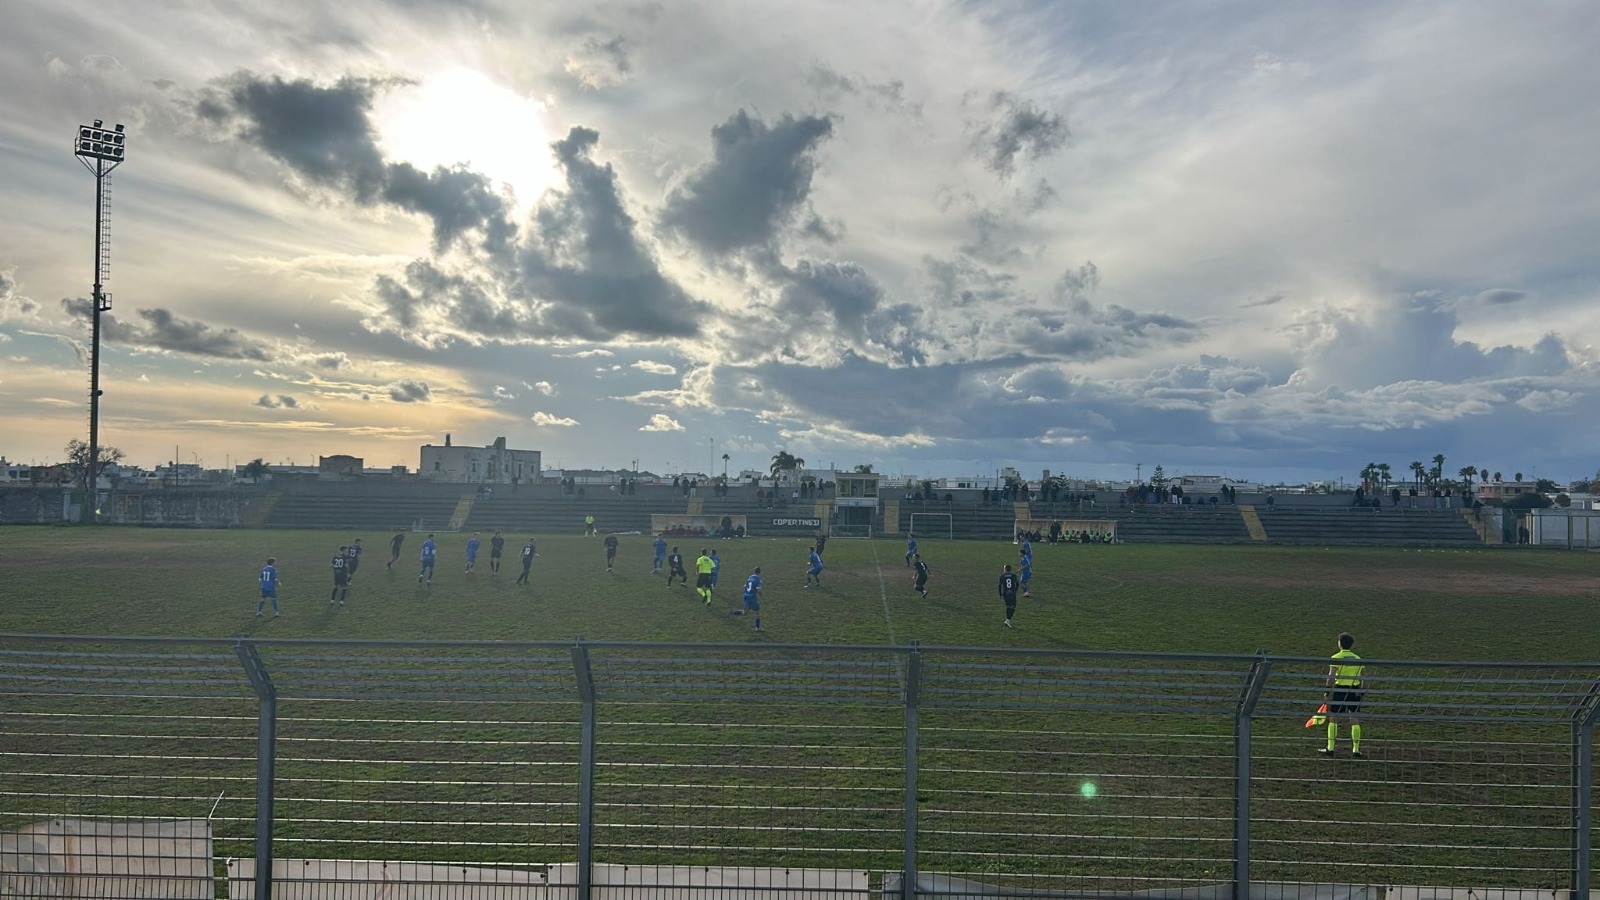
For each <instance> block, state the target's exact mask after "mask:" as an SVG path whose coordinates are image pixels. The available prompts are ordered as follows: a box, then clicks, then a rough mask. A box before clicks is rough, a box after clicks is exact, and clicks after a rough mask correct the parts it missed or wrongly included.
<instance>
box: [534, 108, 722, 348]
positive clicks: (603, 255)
mask: <svg viewBox="0 0 1600 900" xmlns="http://www.w3.org/2000/svg"><path fill="white" fill-rule="evenodd" d="M599 141H600V135H599V133H598V132H596V131H594V130H593V129H590V128H582V127H575V128H573V129H572V130H571V131H569V132H568V133H567V136H566V137H565V138H563V139H562V140H560V141H557V142H556V143H555V144H554V145H552V146H553V148H554V150H555V155H556V161H557V163H558V165H560V167H561V169H562V170H563V172H564V173H565V174H566V187H567V190H566V192H565V193H564V194H561V195H559V196H557V197H554V198H552V199H551V201H550V202H548V203H547V204H545V205H544V206H542V207H541V208H540V210H539V212H538V214H537V215H536V222H537V224H538V226H539V228H538V232H539V233H538V241H537V242H529V243H528V244H527V245H525V246H524V248H523V252H522V255H521V271H520V283H519V284H518V285H517V287H516V292H517V293H518V294H519V295H523V296H526V297H529V298H531V299H533V300H536V301H539V302H540V303H541V304H542V306H541V308H539V309H538V310H537V313H538V319H539V321H540V324H541V325H542V327H541V328H539V329H538V331H540V332H542V333H544V334H546V335H550V336H563V337H581V338H586V339H589V340H605V339H608V338H611V337H614V336H616V335H619V334H630V335H635V336H639V337H646V338H657V337H691V336H694V335H696V334H698V333H699V332H700V324H699V320H700V318H701V316H703V315H704V314H705V313H706V312H707V307H706V305H705V304H704V303H701V302H698V301H696V300H694V299H692V298H691V297H689V295H688V294H686V293H684V291H683V289H682V288H680V287H679V286H678V285H677V284H675V283H673V282H672V281H671V280H669V279H668V278H667V277H666V276H665V275H664V274H662V272H661V269H660V267H659V265H658V264H657V262H656V260H655V258H654V257H653V256H652V255H651V254H650V252H649V251H648V250H647V249H646V248H645V246H644V245H643V243H642V242H641V241H640V239H639V236H638V233H637V224H636V223H635V221H634V219H633V217H632V216H630V215H629V214H628V210H627V207H626V205H625V203H624V202H623V198H622V193H621V190H620V188H619V186H618V184H617V174H616V172H615V171H614V170H613V169H612V168H611V165H610V164H609V163H608V164H605V165H601V164H599V163H597V162H596V161H595V160H594V159H593V157H592V156H591V153H592V151H593V150H594V148H595V146H596V145H597V144H598V143H599Z"/></svg>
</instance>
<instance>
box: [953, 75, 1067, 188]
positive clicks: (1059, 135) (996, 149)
mask: <svg viewBox="0 0 1600 900" xmlns="http://www.w3.org/2000/svg"><path fill="white" fill-rule="evenodd" d="M1071 136H1072V135H1071V133H1070V132H1069V131H1068V130H1067V123H1066V121H1065V120H1063V119H1062V118H1061V116H1059V115H1057V114H1055V113H1052V112H1047V111H1045V110H1042V109H1040V108H1039V107H1038V106H1037V105H1035V104H1034V102H1033V101H1031V100H1023V99H1019V98H1018V97H1016V96H1014V95H1012V94H1010V93H1007V92H1005V91H999V92H996V93H995V94H993V95H991V96H990V98H989V103H988V118H987V119H985V120H983V121H982V122H980V123H978V124H977V125H976V126H975V133H974V135H973V139H972V143H973V147H974V148H975V149H976V150H977V151H978V154H979V155H980V156H981V157H982V158H983V161H984V164H985V165H987V166H988V167H989V168H990V170H992V171H994V172H995V173H996V174H999V175H1002V176H1010V175H1011V174H1012V173H1013V172H1014V171H1016V167H1017V159H1018V157H1025V158H1027V159H1028V160H1030V161H1038V160H1040V159H1043V158H1045V157H1047V156H1049V155H1051V154H1053V153H1055V152H1056V151H1057V150H1060V149H1061V148H1062V147H1064V146H1066V143H1067V140H1068V139H1069V138H1070V137H1071Z"/></svg>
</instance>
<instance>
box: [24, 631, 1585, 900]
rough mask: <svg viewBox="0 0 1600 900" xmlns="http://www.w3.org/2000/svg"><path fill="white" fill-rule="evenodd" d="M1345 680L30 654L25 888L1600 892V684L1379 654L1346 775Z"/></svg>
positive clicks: (1158, 664)
mask: <svg viewBox="0 0 1600 900" xmlns="http://www.w3.org/2000/svg"><path fill="white" fill-rule="evenodd" d="M1326 672H1327V661H1326V660H1325V659H1306V658H1268V657H1265V656H1255V657H1240V656H1223V655H1194V654H1190V655H1179V654H1115V653H1092V652H1064V651H1002V650H992V649H973V648H929V647H875V646H873V647H868V646H803V645H789V646H783V645H767V646H762V647H748V646H744V645H718V644H707V645H654V644H632V643H593V644H578V645H571V644H565V643H553V642H550V643H545V642H530V643H523V644H513V643H472V642H410V643H406V642H376V641H373V642H363V641H346V642H313V641H243V640H241V641H193V640H160V639H113V638H62V637H41V636H0V896H52V897H55V896H70V897H123V896H128V897H133V896H139V897H146V896H161V897H188V896H203V897H211V896H232V897H252V896H257V895H259V894H261V893H262V892H264V891H273V892H274V896H278V897H302V896H303V897H375V896H412V897H429V898H441V900H442V898H453V897H467V896H471V897H485V898H489V897H493V898H501V897H504V898H535V897H537V898H541V900H545V898H549V897H550V896H551V895H553V894H560V895H563V896H564V897H565V896H567V895H570V896H571V897H572V900H580V898H593V897H596V896H598V895H605V896H607V897H614V898H615V900H635V898H638V900H643V898H646V897H651V898H654V897H668V896H672V897H679V896H681V897H683V898H693V900H704V898H707V897H710V896H713V895H720V896H725V897H728V898H729V900H733V898H739V900H744V898H751V897H755V896H757V895H760V896H763V897H766V896H776V895H785V896H790V897H796V898H798V897H805V898H808V900H813V898H821V897H830V898H831V897H838V898H855V897H862V896H864V895H867V894H873V893H881V894H884V895H886V896H887V895H890V894H898V895H901V896H904V897H909V896H914V895H917V894H923V895H931V894H954V895H962V896H972V897H976V896H984V897H988V896H995V897H1000V896H1073V897H1110V896H1128V895H1133V894H1142V895H1150V896H1174V897H1176V896H1182V897H1185V898H1189V900H1205V898H1209V897H1213V896H1215V897H1223V896H1227V897H1230V898H1231V897H1233V896H1234V891H1235V889H1236V888H1237V887H1239V886H1242V885H1246V884H1248V885H1251V887H1250V888H1249V891H1248V893H1249V896H1251V897H1257V898H1262V897H1271V898H1278V897H1282V898H1288V897H1295V898H1303V900H1310V898H1312V897H1318V898H1328V900H1333V898H1337V897H1343V896H1355V895H1358V894H1365V895H1368V896H1371V895H1373V894H1384V895H1385V896H1386V897H1387V898H1388V900H1423V897H1424V895H1426V896H1427V897H1439V896H1443V895H1444V894H1451V895H1452V896H1455V895H1456V894H1457V893H1459V895H1460V896H1462V897H1466V896H1468V894H1467V893H1466V892H1467V891H1469V890H1470V891H1472V892H1475V893H1476V894H1479V895H1483V894H1485V892H1493V891H1512V892H1521V893H1519V894H1518V895H1517V896H1518V897H1520V898H1523V900H1533V898H1532V894H1534V893H1539V894H1541V897H1542V896H1543V895H1544V894H1551V895H1552V900H1555V898H1554V897H1553V894H1554V893H1568V892H1572V891H1576V890H1586V889H1587V887H1588V883H1589V880H1590V879H1591V877H1592V872H1591V860H1590V854H1589V847H1590V846H1591V843H1592V840H1593V824H1592V820H1591V817H1590V814H1589V813H1590V810H1591V809H1592V807H1593V803H1594V795H1595V792H1594V787H1593V779H1592V767H1593V757H1594V749H1593V740H1592V734H1593V723H1594V719H1595V717H1596V714H1597V710H1600V687H1597V685H1600V666H1594V667H1580V666H1538V665H1484V664H1465V663H1423V662H1416V661H1372V660H1369V661H1367V677H1366V682H1365V684H1364V686H1363V687H1364V690H1363V697H1362V700H1361V705H1360V709H1359V711H1358V716H1357V718H1359V720H1360V723H1361V725H1362V727H1363V731H1364V734H1363V750H1364V753H1363V758H1361V759H1354V758H1351V754H1350V752H1349V749H1350V724H1352V723H1351V722H1349V721H1348V719H1347V717H1344V716H1338V717H1336V721H1339V720H1342V725H1341V731H1340V734H1339V744H1338V746H1339V748H1340V749H1339V752H1338V753H1337V754H1335V755H1334V756H1332V757H1328V756H1323V755H1321V754H1319V753H1317V752H1316V751H1317V750H1318V749H1320V748H1322V747H1323V746H1324V743H1325V740H1326V736H1327V735H1326V725H1325V723H1320V722H1319V723H1317V724H1316V725H1315V727H1311V728H1308V727H1306V720H1307V719H1308V718H1309V717H1311V716H1313V715H1314V714H1315V713H1316V711H1317V709H1318V706H1319V705H1320V704H1321V703H1323V702H1324V699H1325V694H1326V690H1327V686H1326V683H1325V681H1326ZM908 875H909V876H910V877H909V878H908V877H907V876H908ZM382 891H388V892H389V893H381V892H382ZM1390 895H1392V896H1390ZM1413 895H1415V897H1414V898H1413ZM1240 896H1242V895H1240Z"/></svg>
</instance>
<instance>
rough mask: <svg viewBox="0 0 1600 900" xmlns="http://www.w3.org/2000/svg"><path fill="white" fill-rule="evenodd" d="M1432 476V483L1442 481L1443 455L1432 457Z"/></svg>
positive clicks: (1438, 454)
mask: <svg viewBox="0 0 1600 900" xmlns="http://www.w3.org/2000/svg"><path fill="white" fill-rule="evenodd" d="M1432 476H1433V480H1434V481H1443V480H1444V454H1443V453H1435V454H1434V455H1433V472H1432Z"/></svg>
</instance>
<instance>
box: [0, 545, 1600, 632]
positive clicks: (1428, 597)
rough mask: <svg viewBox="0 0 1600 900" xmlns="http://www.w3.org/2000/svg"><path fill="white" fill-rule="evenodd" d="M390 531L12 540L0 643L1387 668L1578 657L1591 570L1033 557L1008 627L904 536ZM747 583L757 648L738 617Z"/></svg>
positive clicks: (1584, 559)
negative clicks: (1358, 658)
mask: <svg viewBox="0 0 1600 900" xmlns="http://www.w3.org/2000/svg"><path fill="white" fill-rule="evenodd" d="M390 536H391V535H390V534H387V533H360V534H357V533H345V532H338V531H242V530H224V531H199V530H195V531H190V530H175V529H162V530H157V529H109V528H37V527H30V528H16V527H12V528H6V529H4V530H0V586H3V595H4V600H3V601H0V631H3V632H13V633H19V632H20V633H59V634H118V635H165V636H204V637H226V636H232V635H236V634H250V635H255V636H259V637H297V638H324V637H325V638H351V637H359V638H402V639H420V638H449V639H483V640H565V639H573V638H576V637H577V636H578V635H582V636H584V637H585V638H587V639H589V640H642V641H750V642H773V643H828V644H833V643H860V644H904V643H909V642H910V641H912V640H918V641H921V642H922V643H924V644H935V645H946V646H994V647H1033V648H1062V649H1094V650H1173V651H1202V652H1215V653H1252V652H1255V651H1256V650H1257V649H1265V650H1267V651H1268V652H1270V653H1274V654H1282V655H1323V654H1325V653H1329V652H1332V650H1333V643H1334V636H1335V635H1336V634H1338V632H1340V631H1346V630H1347V631H1351V632H1353V633H1355V634H1356V635H1357V637H1358V641H1359V643H1358V647H1359V649H1360V650H1361V652H1362V655H1363V656H1366V657H1368V658H1369V659H1370V658H1385V659H1402V658H1418V659H1436V660H1528V661H1573V662H1577V661H1588V660H1593V659H1594V658H1595V653H1596V651H1595V648H1596V647H1600V616H1596V615H1595V607H1596V603H1597V601H1600V588H1597V575H1596V570H1597V568H1600V558H1597V557H1596V555H1595V554H1592V553H1585V552H1566V551H1548V550H1533V549H1527V548H1519V549H1506V548H1503V549H1483V550H1437V551H1434V550H1403V549H1393V548H1324V547H1294V548H1290V547H1270V546H1198V545H1172V544H1169V545H1129V544H1124V545H1116V546H1050V545H1044V544H1041V545H1039V546H1037V547H1036V548H1035V551H1034V578H1033V585H1032V587H1033V591H1032V593H1033V596H1032V597H1028V598H1023V599H1022V600H1021V601H1020V603H1019V609H1018V613H1017V618H1016V621H1015V625H1016V627H1015V628H1014V629H1011V630H1008V629H1006V628H1004V627H1002V625H1001V621H1002V619H1003V618H1004V615H1003V608H1002V605H1001V602H1000V599H999V598H998V596H997V595H996V591H995V582H996V580H997V578H998V576H999V573H1000V569H1001V566H1002V565H1004V564H1006V563H1015V562H1016V560H1017V547H1016V546H1015V545H1012V544H1010V543H1007V542H999V541H995V542H981V541H955V542H951V541H940V540H922V541H921V550H922V552H923V557H924V558H925V559H926V560H927V561H928V563H929V564H930V566H931V568H932V570H933V575H932V579H931V580H930V583H929V589H930V593H929V596H928V598H927V599H923V598H921V597H919V596H917V594H916V592H915V591H913V590H912V589H911V571H910V569H909V568H907V567H906V565H905V560H904V554H905V542H904V540H903V539H898V538H883V539H878V540H871V541H863V540H839V539H835V540H832V541H830V542H829V544H828V547H827V550H826V553H825V557H826V563H827V569H826V571H825V572H824V573H823V586H822V587H821V588H820V589H804V588H802V586H801V585H802V583H803V581H804V571H805V560H806V551H807V547H808V545H809V542H808V541H805V540H803V539H801V538H747V539H743V540H731V541H715V542H706V541H692V540H691V541H688V542H685V541H684V540H681V539H680V540H678V541H677V544H678V546H680V547H681V549H682V552H683V554H684V557H685V563H686V565H687V566H688V568H689V569H690V570H691V574H690V584H689V586H687V587H678V586H673V587H670V588H669V587H668V586H667V584H666V580H665V579H664V578H662V577H657V576H653V575H651V573H650V557H651V549H650V537H649V536H648V535H623V536H621V537H620V538H619V540H620V541H621V550H620V553H619V556H618V559H617V566H616V570H615V572H613V573H610V574H608V573H606V571H605V566H604V552H603V550H602V547H601V542H600V540H599V539H595V538H588V539H586V538H582V537H578V536H569V535H549V534H542V535H535V537H536V538H537V544H538V550H539V557H538V558H537V559H536V560H535V564H534V567H533V575H532V584H531V585H530V586H527V587H522V586H518V585H515V584H514V583H513V582H514V581H515V579H516V576H517V572H518V563H517V559H516V552H517V550H518V548H520V547H521V545H522V542H523V540H524V539H525V538H526V537H527V535H522V534H509V533H508V534H507V535H506V538H507V545H506V558H505V564H504V566H503V568H502V571H501V573H500V574H499V575H498V576H495V575H493V574H491V573H490V571H489V562H488V538H489V535H487V534H485V535H484V536H483V541H484V549H483V551H482V553H481V555H480V559H479V562H478V566H477V571H476V572H474V573H472V574H470V575H469V574H466V573H465V572H464V571H463V569H464V568H465V545H466V542H467V539H468V538H469V537H470V534H468V533H452V534H440V535H438V537H437V540H438V543H439V563H438V567H437V571H436V576H435V581H434V583H433V585H432V586H431V587H430V586H428V585H419V584H418V583H417V571H418V564H417V550H418V547H419V545H420V544H421V542H422V538H423V535H420V534H410V533H408V534H407V535H406V540H405V545H404V548H403V550H402V553H401V556H400V560H399V561H398V562H397V563H395V565H394V568H393V569H392V570H390V569H386V567H385V563H386V562H387V561H388V558H389V551H388V542H389V538H390ZM356 537H361V538H362V539H363V541H362V542H363V544H364V545H365V546H366V548H367V549H366V553H365V554H364V556H363V562H362V566H361V569H360V572H359V574H358V575H357V576H356V578H355V581H354V584H353V586H352V588H351V590H350V600H349V604H348V605H347V606H346V607H344V608H342V609H341V608H330V606H329V603H328V595H329V591H330V589H331V587H332V575H331V569H330V565H329V561H330V559H331V557H332V556H333V555H334V553H335V551H336V550H337V549H338V547H339V545H340V544H342V543H348V542H349V541H350V540H352V539H354V538H356ZM702 546H714V547H715V548H716V549H717V551H718V553H719V555H720V556H721V557H722V570H721V579H720V582H719V588H718V593H717V597H716V600H715V602H714V603H713V604H712V606H710V607H706V606H705V605H704V604H702V603H701V602H700V601H699V600H698V598H697V597H696V596H695V592H694V585H693V578H694V576H693V573H692V570H693V560H694V558H695V556H697V555H698V553H699V551H700V548H701V547H702ZM268 556H275V557H277V558H278V560H279V562H278V568H279V571H280V573H281V577H282V579H283V586H282V588H281V590H280V598H281V600H280V602H281V604H282V608H283V616H282V618H279V619H276V620H273V619H272V618H271V611H270V608H269V609H268V616H267V618H266V619H264V620H258V619H257V618H256V617H255V606H256V599H257V596H258V590H257V588H256V577H257V572H258V571H259V570H260V567H261V565H262V563H263V562H264V561H265V560H266V558H267V557H268ZM755 566H761V567H762V572H763V577H764V580H765V582H766V590H765V595H764V596H765V600H764V603H763V625H764V626H765V629H766V630H765V631H764V632H763V633H761V634H757V633H754V632H753V630H752V628H751V624H752V623H751V622H750V620H749V619H748V618H745V617H735V616H731V615H730V614H729V612H730V610H732V609H734V608H736V607H738V606H739V593H740V588H741V586H742V584H743V581H744V577H745V576H746V575H747V574H748V573H749V572H750V570H751V569H752V568H753V567H755Z"/></svg>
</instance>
